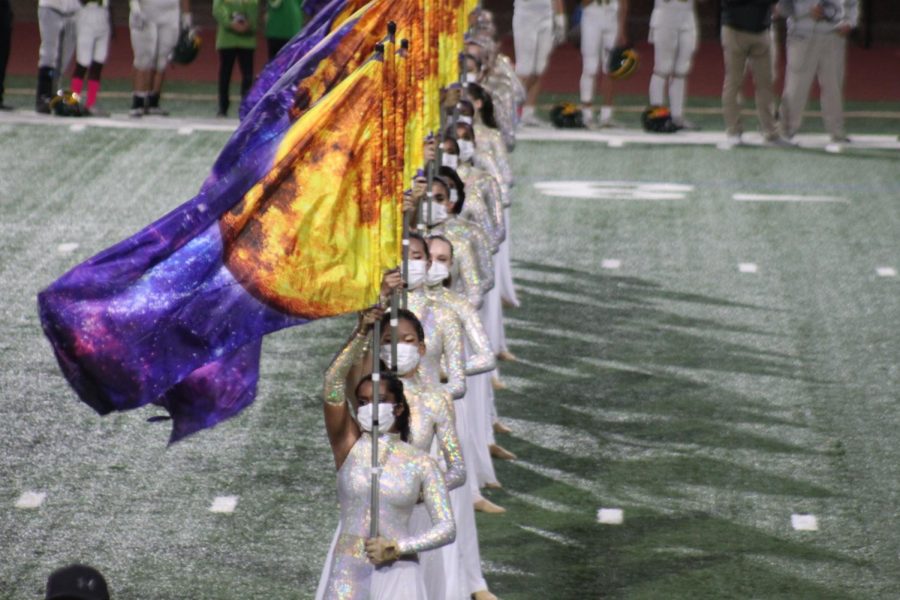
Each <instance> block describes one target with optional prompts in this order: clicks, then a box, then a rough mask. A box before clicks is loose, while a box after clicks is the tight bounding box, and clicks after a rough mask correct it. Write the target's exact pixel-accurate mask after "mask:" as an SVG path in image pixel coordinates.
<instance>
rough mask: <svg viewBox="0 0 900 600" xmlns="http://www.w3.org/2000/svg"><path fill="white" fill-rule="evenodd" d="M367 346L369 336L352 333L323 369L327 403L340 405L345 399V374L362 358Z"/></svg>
mask: <svg viewBox="0 0 900 600" xmlns="http://www.w3.org/2000/svg"><path fill="white" fill-rule="evenodd" d="M368 348H369V338H368V337H367V336H364V335H359V334H357V333H354V335H353V337H352V338H350V340H349V341H348V342H347V343H346V344H345V345H344V347H343V348H342V349H341V351H340V352H338V355H337V356H335V357H334V360H333V361H331V364H330V365H329V366H328V369H327V370H326V371H325V392H324V398H325V402H326V403H327V404H333V405H340V404H343V403H344V402H345V401H346V399H347V374H348V373H349V372H350V369H351V368H353V365H354V364H356V363H357V362H359V361H360V360H362V357H363V355H365V353H366V350H368Z"/></svg>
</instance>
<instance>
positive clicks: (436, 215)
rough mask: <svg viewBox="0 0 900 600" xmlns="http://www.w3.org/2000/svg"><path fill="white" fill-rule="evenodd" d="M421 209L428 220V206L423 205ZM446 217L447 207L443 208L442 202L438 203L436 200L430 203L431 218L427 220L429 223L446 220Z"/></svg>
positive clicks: (435, 223) (434, 223)
mask: <svg viewBox="0 0 900 600" xmlns="http://www.w3.org/2000/svg"><path fill="white" fill-rule="evenodd" d="M422 210H423V211H424V213H425V219H426V220H428V206H427V205H426V206H424V207H423V208H422ZM447 217H448V214H447V209H446V208H444V205H443V204H440V203H438V202H432V203H431V220H428V224H429V225H437V224H439V223H443V222H444V221H446V220H447Z"/></svg>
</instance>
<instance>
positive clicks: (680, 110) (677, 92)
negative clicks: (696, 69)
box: [669, 76, 685, 121]
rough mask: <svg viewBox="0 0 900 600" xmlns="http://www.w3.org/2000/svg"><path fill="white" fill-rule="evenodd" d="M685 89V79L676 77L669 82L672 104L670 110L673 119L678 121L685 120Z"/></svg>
mask: <svg viewBox="0 0 900 600" xmlns="http://www.w3.org/2000/svg"><path fill="white" fill-rule="evenodd" d="M684 88H685V79H684V77H678V76H675V77H672V80H671V81H669V102H670V103H671V106H670V107H669V108H670V109H671V110H672V118H673V119H675V120H676V121H680V120H681V119H683V118H684Z"/></svg>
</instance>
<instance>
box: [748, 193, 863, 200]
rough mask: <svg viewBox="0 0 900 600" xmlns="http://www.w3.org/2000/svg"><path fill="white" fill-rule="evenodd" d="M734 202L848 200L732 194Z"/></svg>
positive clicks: (840, 197)
mask: <svg viewBox="0 0 900 600" xmlns="http://www.w3.org/2000/svg"><path fill="white" fill-rule="evenodd" d="M731 198H732V199H733V200H734V201H735V202H849V200H847V199H846V198H844V197H842V196H814V195H813V196H808V195H804V194H742V193H738V194H734V195H732V196H731Z"/></svg>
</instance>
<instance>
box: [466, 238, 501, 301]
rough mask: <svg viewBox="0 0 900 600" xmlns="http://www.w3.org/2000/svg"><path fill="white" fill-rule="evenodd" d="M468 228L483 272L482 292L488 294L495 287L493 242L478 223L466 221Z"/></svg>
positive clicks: (473, 249)
mask: <svg viewBox="0 0 900 600" xmlns="http://www.w3.org/2000/svg"><path fill="white" fill-rule="evenodd" d="M464 225H465V226H466V229H467V230H468V235H469V239H470V241H471V245H472V251H473V252H474V253H475V261H476V262H477V263H478V270H479V271H480V272H481V293H482V295H483V294H487V293H488V292H489V291H491V289H492V288H493V287H494V254H493V244H492V243H491V240H490V238H488V235H487V233H485V231H484V229H482V228H481V227H480V226H479V225H478V224H477V223H464Z"/></svg>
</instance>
